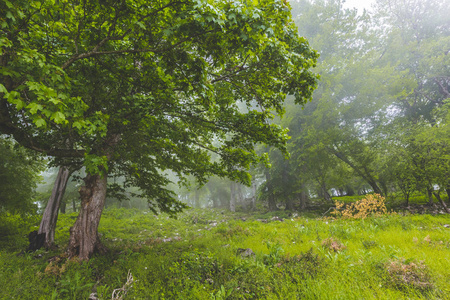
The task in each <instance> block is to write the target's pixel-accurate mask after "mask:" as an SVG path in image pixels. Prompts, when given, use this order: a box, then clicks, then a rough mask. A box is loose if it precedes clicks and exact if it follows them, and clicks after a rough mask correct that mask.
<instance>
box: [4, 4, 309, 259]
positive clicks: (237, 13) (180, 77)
mask: <svg viewBox="0 0 450 300" xmlns="http://www.w3.org/2000/svg"><path fill="white" fill-rule="evenodd" d="M0 11H1V12H2V13H1V15H0V21H1V35H0V36H1V37H0V68H1V72H0V132H1V133H4V134H8V135H11V136H13V137H14V138H15V140H16V141H17V142H19V143H20V144H22V145H23V146H25V147H28V148H30V149H34V150H36V151H39V152H43V153H45V154H47V155H49V156H52V157H55V158H56V159H57V160H58V162H59V163H60V164H62V165H65V166H68V167H69V166H71V165H72V164H75V165H79V164H80V163H82V164H83V165H84V166H85V167H86V171H87V175H86V177H85V178H84V186H83V187H82V188H81V189H80V197H81V210H80V213H79V216H78V218H77V220H76V222H75V224H74V226H73V227H72V228H71V230H70V242H69V249H68V251H69V255H70V256H75V255H78V256H79V257H80V258H81V259H83V260H87V259H89V257H90V256H91V255H92V253H93V252H94V251H95V250H103V246H102V244H101V242H100V240H99V237H98V233H97V228H98V224H99V221H100V217H101V213H102V210H103V206H104V203H105V196H106V191H107V177H108V175H111V174H114V175H116V176H123V177H124V178H125V179H126V180H125V183H124V186H125V187H126V186H136V187H138V188H139V191H140V194H139V195H140V196H141V197H145V198H147V199H148V201H149V207H150V208H151V209H152V210H154V211H166V212H172V213H175V212H177V211H180V210H181V209H182V208H183V207H184V205H183V204H182V203H180V202H178V201H177V200H176V198H175V197H173V195H172V193H171V192H170V191H169V190H168V189H167V188H165V187H166V185H167V183H168V179H167V178H166V177H165V176H164V171H166V170H172V171H173V172H175V173H176V174H177V175H178V177H179V178H181V179H182V178H183V177H184V176H186V175H192V176H194V177H196V178H197V179H198V180H200V181H205V180H206V178H207V176H209V175H212V174H215V175H218V176H221V177H228V178H231V179H232V180H237V181H241V182H243V183H249V180H250V178H249V177H250V176H249V175H248V173H247V172H246V170H247V169H248V168H249V166H250V165H251V164H254V163H258V162H260V161H266V157H265V156H258V155H257V153H256V152H255V151H254V146H255V144H257V143H263V144H268V145H273V146H275V147H278V148H280V149H281V150H282V151H285V150H286V147H285V142H286V140H287V130H286V129H284V128H282V127H281V126H278V125H274V124H271V122H269V120H270V119H272V118H273V117H274V116H275V115H281V114H282V113H283V101H284V99H285V96H286V95H287V94H291V95H294V97H295V99H296V102H297V103H298V104H303V103H304V102H305V101H307V100H308V99H310V97H311V94H312V91H313V89H314V87H315V85H316V80H317V76H316V75H314V74H313V73H312V72H311V71H310V68H311V67H313V66H314V64H315V62H316V59H317V54H316V52H315V51H313V50H311V49H310V47H309V45H308V43H307V41H306V40H305V39H304V38H301V37H299V36H298V34H297V28H295V26H294V24H293V22H292V19H291V15H290V10H289V7H288V5H287V4H286V2H285V1H282V0H266V1H257V0H255V1H242V0H239V1H229V0H228V1H225V0H223V1H205V0H186V1H177V0H176V1H172V0H170V1H166V0H162V1H145V0H127V1H124V0H105V1H89V0H87V1H64V0H60V1H55V0H48V1H45V0H41V1H30V2H29V1H23V0H17V1H14V2H10V1H7V0H0ZM243 107H247V108H246V109H243ZM212 157H214V158H215V159H211V158H212ZM118 190H119V189H118Z"/></svg>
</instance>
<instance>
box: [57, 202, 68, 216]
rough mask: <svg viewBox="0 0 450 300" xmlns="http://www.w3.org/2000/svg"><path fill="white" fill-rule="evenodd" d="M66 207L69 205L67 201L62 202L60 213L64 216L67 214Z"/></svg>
mask: <svg viewBox="0 0 450 300" xmlns="http://www.w3.org/2000/svg"><path fill="white" fill-rule="evenodd" d="M66 207H67V203H66V202H65V201H62V202H61V205H60V206H59V212H60V213H62V214H65V213H66Z"/></svg>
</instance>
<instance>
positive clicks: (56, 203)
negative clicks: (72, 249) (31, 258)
mask: <svg viewBox="0 0 450 300" xmlns="http://www.w3.org/2000/svg"><path fill="white" fill-rule="evenodd" d="M70 174H71V172H70V170H69V169H68V168H67V167H60V168H59V171H58V175H57V176H56V180H55V184H54V185H53V190H52V195H51V196H50V199H48V203H47V206H46V207H45V210H44V214H43V215H42V220H41V224H40V225H39V230H38V234H43V233H44V234H45V242H44V247H45V248H51V247H52V246H53V245H54V243H55V229H56V221H57V220H58V211H59V207H60V205H61V201H62V198H63V196H64V192H65V190H66V186H67V181H68V180H69V177H70ZM35 250H37V249H35Z"/></svg>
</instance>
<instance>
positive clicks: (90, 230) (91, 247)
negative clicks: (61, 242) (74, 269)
mask: <svg viewBox="0 0 450 300" xmlns="http://www.w3.org/2000/svg"><path fill="white" fill-rule="evenodd" d="M106 179H107V175H106V172H104V174H103V176H101V175H87V176H86V177H85V179H84V182H85V185H84V186H83V187H81V189H80V197H81V208H80V213H79V214H78V218H77V220H76V221H75V224H74V225H73V227H72V228H70V240H69V247H68V253H69V257H74V256H77V255H78V257H79V258H80V259H81V260H88V259H89V258H90V257H91V256H92V254H93V253H94V252H95V251H99V252H105V251H106V248H105V247H104V246H103V245H102V244H101V242H100V238H99V236H98V231H97V230H98V225H99V223H100V217H101V215H102V211H103V207H104V205H105V199H106V185H107V182H106Z"/></svg>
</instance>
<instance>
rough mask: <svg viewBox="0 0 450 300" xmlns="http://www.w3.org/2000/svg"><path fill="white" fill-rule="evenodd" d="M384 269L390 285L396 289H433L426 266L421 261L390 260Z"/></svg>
mask: <svg viewBox="0 0 450 300" xmlns="http://www.w3.org/2000/svg"><path fill="white" fill-rule="evenodd" d="M385 268H386V270H387V272H388V274H389V279H390V281H391V283H392V284H393V285H395V286H396V287H398V288H407V287H413V288H416V289H419V290H421V291H425V290H429V289H431V288H432V287H433V285H432V283H431V282H430V276H429V274H428V269H427V266H426V265H425V264H424V263H423V261H420V262H415V261H413V260H391V261H389V262H388V263H387V264H386V265H385Z"/></svg>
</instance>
